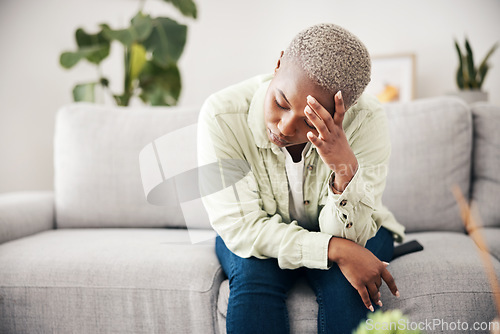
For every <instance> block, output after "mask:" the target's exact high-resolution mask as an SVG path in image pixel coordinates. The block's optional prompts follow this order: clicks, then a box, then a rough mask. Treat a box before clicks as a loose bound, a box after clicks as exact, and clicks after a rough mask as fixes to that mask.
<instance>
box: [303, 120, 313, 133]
mask: <svg viewBox="0 0 500 334" xmlns="http://www.w3.org/2000/svg"><path fill="white" fill-rule="evenodd" d="M304 123H306V125H307V126H308V127H310V128H311V129H313V130H316V128H315V127H314V125H311V124H309V123H308V122H307V120H305V119H304Z"/></svg>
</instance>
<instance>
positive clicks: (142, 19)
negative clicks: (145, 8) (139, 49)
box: [131, 12, 153, 41]
mask: <svg viewBox="0 0 500 334" xmlns="http://www.w3.org/2000/svg"><path fill="white" fill-rule="evenodd" d="M131 23H132V27H134V30H135V33H136V36H137V39H136V40H137V41H143V40H145V39H146V38H148V36H149V35H150V34H151V31H152V30H153V20H152V19H151V16H149V15H144V14H142V13H141V12H139V13H137V15H136V16H134V17H133V18H132V20H131Z"/></svg>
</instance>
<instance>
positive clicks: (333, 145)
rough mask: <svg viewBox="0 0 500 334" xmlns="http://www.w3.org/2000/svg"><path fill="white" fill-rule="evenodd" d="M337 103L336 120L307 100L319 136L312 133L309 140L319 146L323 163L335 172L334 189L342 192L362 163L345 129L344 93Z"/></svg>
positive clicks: (337, 98)
mask: <svg viewBox="0 0 500 334" xmlns="http://www.w3.org/2000/svg"><path fill="white" fill-rule="evenodd" d="M334 102H335V110H334V112H333V117H332V116H331V115H330V113H329V112H328V110H326V109H325V108H324V107H323V106H322V105H321V104H320V103H319V102H318V101H317V100H316V99H315V98H313V97H312V96H310V95H309V96H308V97H307V106H306V108H305V110H304V111H305V114H306V117H307V118H308V119H309V121H310V122H311V123H312V124H313V125H314V127H315V128H316V130H317V132H318V135H317V136H316V135H315V134H314V133H313V132H312V131H309V132H308V133H307V138H308V139H309V141H311V143H313V144H314V146H316V148H317V150H318V153H319V155H320V156H321V159H322V160H323V162H324V163H325V164H327V165H328V166H329V167H330V169H331V170H333V171H334V172H335V179H334V187H335V189H336V190H338V191H339V192H342V191H344V189H345V188H346V187H347V184H348V183H349V182H350V181H351V179H352V178H353V176H354V174H355V173H356V171H357V169H358V161H357V159H356V156H355V155H354V153H353V152H352V150H351V147H350V146H349V143H348V141H347V137H346V135H345V132H344V129H343V128H342V122H343V120H344V115H345V112H346V110H345V106H344V100H343V99H342V93H341V92H340V91H338V93H337V94H335V96H334Z"/></svg>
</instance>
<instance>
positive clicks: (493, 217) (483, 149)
mask: <svg viewBox="0 0 500 334" xmlns="http://www.w3.org/2000/svg"><path fill="white" fill-rule="evenodd" d="M472 117H473V120H474V151H473V152H474V153H473V154H474V159H473V165H472V180H473V181H472V185H471V187H472V196H471V197H472V200H473V201H474V202H475V203H476V205H477V207H478V210H479V215H480V218H481V222H482V224H483V226H496V227H500V205H498V204H499V196H500V173H499V171H498V168H499V167H500V131H499V129H500V107H498V106H494V105H491V104H486V103H477V104H475V105H473V106H472Z"/></svg>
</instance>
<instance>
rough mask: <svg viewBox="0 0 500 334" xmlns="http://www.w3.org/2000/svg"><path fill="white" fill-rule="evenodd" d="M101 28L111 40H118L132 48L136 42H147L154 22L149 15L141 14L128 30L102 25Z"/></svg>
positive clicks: (134, 19) (134, 18) (138, 14)
mask: <svg viewBox="0 0 500 334" xmlns="http://www.w3.org/2000/svg"><path fill="white" fill-rule="evenodd" d="M101 28H102V30H103V33H104V35H105V36H106V38H108V39H109V40H117V41H119V42H120V43H122V44H123V45H125V46H130V45H132V43H134V42H139V41H143V40H145V39H146V38H147V37H148V36H149V35H150V34H151V31H152V30H153V21H152V19H151V17H150V16H149V15H144V14H142V13H141V12H139V13H137V15H136V16H134V17H133V18H132V20H131V21H130V27H128V28H125V29H118V30H113V29H111V28H110V27H109V26H107V25H105V24H102V25H101Z"/></svg>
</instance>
